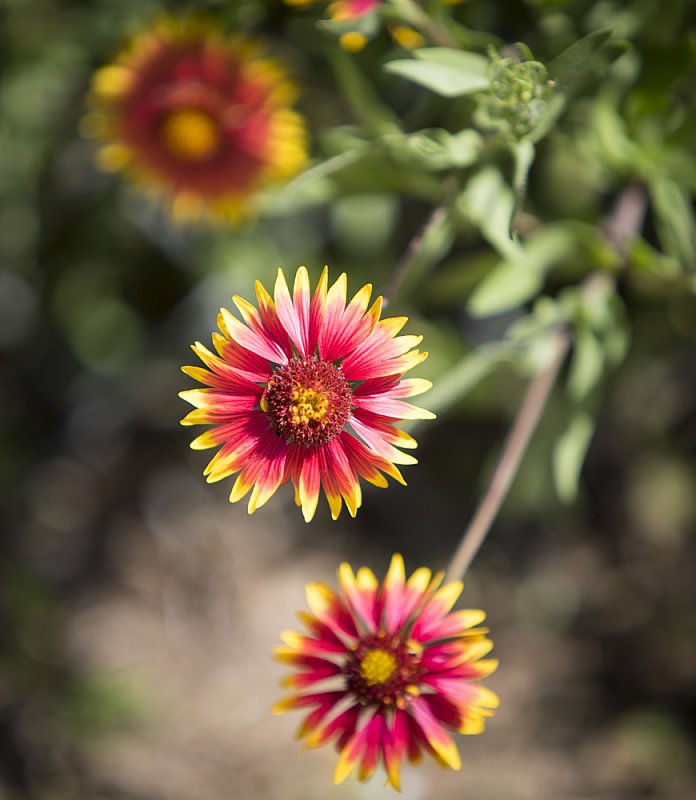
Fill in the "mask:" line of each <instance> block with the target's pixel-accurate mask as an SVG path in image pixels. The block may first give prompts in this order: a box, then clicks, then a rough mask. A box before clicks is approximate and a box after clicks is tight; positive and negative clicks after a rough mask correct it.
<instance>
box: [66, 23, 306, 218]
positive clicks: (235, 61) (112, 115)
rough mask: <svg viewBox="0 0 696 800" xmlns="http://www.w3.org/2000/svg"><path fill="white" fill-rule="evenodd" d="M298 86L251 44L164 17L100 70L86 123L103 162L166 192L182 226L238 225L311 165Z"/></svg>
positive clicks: (204, 26) (207, 25)
mask: <svg viewBox="0 0 696 800" xmlns="http://www.w3.org/2000/svg"><path fill="white" fill-rule="evenodd" d="M295 95H296V91H295V87H294V85H293V84H292V83H291V82H290V81H288V79H287V77H286V75H285V72H284V71H283V69H282V68H281V67H280V66H279V65H278V64H277V63H276V62H275V61H273V60H270V59H267V58H263V57H262V56H261V54H260V52H259V47H258V45H256V44H255V43H253V42H248V41H242V40H241V39H239V38H237V37H230V36H226V35H224V34H222V33H221V32H220V31H219V30H218V29H217V28H216V27H215V26H214V25H213V24H212V23H209V22H206V21H203V20H201V19H176V18H173V17H172V18H170V17H166V18H164V19H162V20H160V21H159V22H158V23H156V24H155V25H154V26H153V27H152V28H151V29H150V30H148V31H147V32H145V33H143V34H141V35H140V36H138V37H136V38H135V40H134V41H133V43H132V44H131V46H130V47H129V48H128V49H127V50H125V51H124V52H122V53H121V54H120V55H119V56H118V57H117V59H116V61H115V62H114V63H113V64H111V65H110V66H107V67H103V68H102V69H99V70H98V71H97V72H96V73H95V75H94V78H93V81H92V90H91V93H90V96H89V99H88V103H89V105H90V107H91V110H90V111H89V113H88V114H87V115H86V116H85V118H84V120H83V123H82V130H83V132H84V133H85V134H86V135H88V136H93V137H95V138H97V139H100V140H101V141H102V142H103V143H104V144H103V146H102V148H101V150H100V152H99V163H100V165H101V166H102V167H103V168H104V169H106V170H107V171H118V170H122V169H123V170H126V172H127V173H128V174H129V175H130V176H131V177H132V178H133V179H134V180H135V181H136V182H137V183H142V184H145V185H146V186H148V187H149V188H151V189H154V190H155V191H156V192H157V193H159V194H162V195H164V196H165V197H166V198H167V199H168V200H169V202H170V203H171V210H172V214H173V216H174V217H175V218H176V219H182V218H183V219H186V218H196V217H200V216H202V215H204V214H207V215H209V216H211V217H213V218H227V219H232V220H238V219H240V218H242V217H244V216H247V215H248V214H249V213H250V208H251V206H252V202H251V198H252V196H253V195H254V193H255V192H256V191H257V190H259V189H261V188H262V187H264V186H266V185H268V184H271V183H274V182H277V181H283V180H285V179H287V178H289V177H290V176H292V175H294V174H295V173H297V172H298V171H299V170H300V169H301V167H302V166H303V164H304V162H305V160H306V142H305V139H306V135H305V125H304V121H303V118H302V117H301V116H300V115H299V114H297V113H296V112H295V111H293V110H291V104H292V103H293V101H294V99H295Z"/></svg>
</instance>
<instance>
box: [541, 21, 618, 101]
mask: <svg viewBox="0 0 696 800" xmlns="http://www.w3.org/2000/svg"><path fill="white" fill-rule="evenodd" d="M612 35H613V31H612V30H610V29H609V28H604V29H602V30H599V31H594V32H593V33H590V34H589V35H588V36H585V37H583V38H582V39H580V40H579V41H577V42H575V43H574V44H571V46H570V47H568V48H567V49H566V50H564V51H563V52H562V53H560V54H559V55H557V56H556V58H554V59H553V61H551V63H550V64H549V65H548V67H549V75H550V76H551V77H552V78H553V80H554V81H555V83H556V87H557V88H558V90H559V91H560V92H563V93H564V94H573V93H575V92H577V91H578V89H580V88H582V85H583V84H584V83H585V81H587V80H588V78H590V77H591V76H592V75H593V74H595V73H596V72H597V71H598V70H599V69H600V68H601V67H602V66H604V64H605V63H606V60H607V56H610V57H611V56H613V57H614V58H616V57H617V56H618V55H620V52H618V50H619V49H620V48H622V49H621V52H625V49H626V47H627V45H624V43H623V42H618V41H616V40H614V41H613V42H612V47H607V44H608V42H609V40H610V39H611V37H612ZM612 50H613V51H614V52H613V53H612Z"/></svg>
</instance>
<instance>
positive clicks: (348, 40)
mask: <svg viewBox="0 0 696 800" xmlns="http://www.w3.org/2000/svg"><path fill="white" fill-rule="evenodd" d="M324 1H325V0H285V2H286V3H287V4H288V5H291V6H308V5H313V4H314V3H317V2H324ZM445 2H446V3H447V5H457V4H458V3H460V2H461V0H445ZM383 5H384V3H383V1H382V0H333V2H332V3H330V5H329V8H328V12H329V16H330V17H331V19H332V20H336V21H337V22H347V21H350V20H355V22H356V29H355V30H347V31H346V32H345V33H342V34H341V36H340V42H341V47H343V48H344V50H348V51H350V52H357V51H358V50H362V48H363V47H365V45H366V44H367V40H368V38H369V36H370V35H372V34H374V32H375V31H376V29H377V27H378V26H377V25H376V24H375V23H374V18H373V14H372V12H376V11H378V10H379V8H380V6H383ZM368 17H370V21H369V22H367V20H368ZM388 27H389V32H390V33H391V35H392V38H393V39H394V41H396V42H397V44H400V45H401V46H402V47H405V48H407V49H409V50H412V49H414V48H417V47H423V45H425V43H426V42H425V39H424V38H423V36H422V35H421V34H420V33H418V32H417V31H415V30H414V29H413V28H412V27H410V26H408V25H399V24H390V25H389V26H388Z"/></svg>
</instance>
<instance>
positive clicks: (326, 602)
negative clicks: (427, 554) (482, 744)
mask: <svg viewBox="0 0 696 800" xmlns="http://www.w3.org/2000/svg"><path fill="white" fill-rule="evenodd" d="M442 577H443V576H442V574H441V573H438V574H437V575H435V576H434V577H431V573H430V570H428V569H425V568H421V569H418V570H416V571H415V572H414V573H413V575H411V577H410V578H409V579H408V580H406V577H405V574H404V562H403V559H402V558H401V556H400V555H394V556H393V557H392V560H391V565H390V567H389V571H388V572H387V575H386V578H385V580H384V582H383V584H382V585H381V586H380V585H379V583H378V581H377V579H376V578H375V576H374V574H373V573H372V571H371V570H369V569H367V568H366V567H363V568H362V569H360V570H358V573H357V575H354V574H353V571H352V570H351V568H350V567H349V566H348V564H341V566H340V568H339V570H338V579H339V585H340V589H339V592H338V593H335V592H334V591H332V589H330V588H329V587H328V586H327V585H325V584H323V583H313V584H309V585H308V586H307V602H308V603H309V607H310V609H311V611H312V613H311V614H309V613H301V614H300V619H301V620H302V622H303V623H304V624H305V626H306V628H307V633H303V634H299V633H295V632H292V631H286V632H284V633H283V634H281V638H282V639H283V642H284V643H285V644H284V645H283V646H278V647H277V648H276V650H275V654H276V658H277V659H278V660H279V661H281V662H283V663H286V664H290V665H291V666H292V667H293V668H294V669H295V670H296V673H295V674H293V675H291V676H290V677H288V678H286V679H285V681H284V685H286V686H288V687H290V688H291V689H293V690H294V691H293V694H291V695H290V696H289V697H288V698H286V699H285V700H282V701H281V702H279V703H278V704H277V705H276V706H275V708H274V712H275V713H278V714H281V713H284V712H286V711H289V710H291V709H305V710H306V711H308V712H309V713H308V714H307V716H306V717H305V719H304V721H303V722H302V724H301V725H300V729H299V732H298V735H299V736H300V737H301V738H304V739H305V740H306V744H307V746H309V747H318V746H319V745H323V744H326V743H328V742H334V744H335V746H336V748H337V750H338V752H339V759H338V764H337V766H336V772H335V775H334V781H335V783H341V782H342V781H343V780H345V778H347V777H348V775H349V774H350V773H351V772H352V770H353V768H354V767H356V766H357V767H358V777H359V778H360V779H361V780H364V779H366V778H368V777H369V776H370V775H371V774H372V773H373V772H374V770H375V768H376V767H377V766H378V764H379V763H380V762H381V763H382V765H383V766H384V769H385V771H386V774H387V783H388V784H389V785H391V786H392V787H394V788H395V789H397V790H399V788H400V785H399V769H400V765H401V762H402V761H403V760H404V759H408V760H409V761H411V762H415V761H418V760H419V759H420V757H421V756H422V754H423V753H428V754H429V755H431V756H433V757H434V758H435V759H436V760H437V761H438V762H439V763H440V764H441V765H442V766H444V767H450V768H451V769H459V768H460V766H461V762H460V758H459V753H458V751H457V747H456V745H455V743H454V740H453V739H452V737H451V736H450V734H449V732H448V731H456V732H458V733H480V732H481V731H482V730H483V727H484V722H485V718H486V717H488V716H491V715H492V714H493V710H492V709H495V708H497V706H498V702H499V701H498V697H497V695H495V694H494V693H493V692H491V691H490V690H489V689H486V688H485V687H483V686H482V685H481V684H480V683H478V680H479V679H480V678H484V677H486V676H487V675H490V674H491V672H493V671H494V670H495V669H496V667H497V666H498V662H497V660H495V659H485V658H483V657H484V656H485V655H486V654H487V653H488V652H489V651H490V650H491V648H492V646H493V644H492V642H491V641H490V640H489V639H487V638H486V633H487V630H486V629H485V628H476V627H474V626H476V625H478V624H479V623H480V622H481V621H482V620H483V619H484V616H485V615H484V614H483V612H482V611H476V610H470V609H466V610H461V611H452V610H451V609H452V607H453V605H454V603H455V602H456V600H457V598H458V597H459V595H460V593H461V591H462V583H461V581H452V582H451V583H446V584H444V586H440V584H441V582H442Z"/></svg>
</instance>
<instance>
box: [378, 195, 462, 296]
mask: <svg viewBox="0 0 696 800" xmlns="http://www.w3.org/2000/svg"><path fill="white" fill-rule="evenodd" d="M446 214H447V207H446V206H438V207H437V208H436V209H434V210H433V212H432V214H431V215H430V216H429V217H428V219H427V220H426V222H425V225H423V227H422V228H421V229H420V231H419V232H418V233H417V234H416V235H415V236H414V237H413V239H411V241H410V242H409V243H408V246H407V248H406V250H405V252H404V254H403V256H401V259H400V260H399V262H398V263H397V265H396V266H395V267H394V271H393V272H392V274H391V277H390V278H389V281H388V283H387V285H386V286H385V287H384V291H383V292H382V305H383V307H384V308H386V307H387V305H389V301H390V300H391V298H392V297H393V296H394V293H395V292H396V290H397V289H398V288H399V286H400V285H401V282H402V281H403V279H404V278H405V277H406V275H407V274H408V271H409V269H410V268H411V265H412V264H413V262H414V261H415V259H416V257H417V255H418V253H419V251H420V249H421V245H422V244H423V241H424V239H425V238H426V236H427V235H428V233H430V231H431V230H432V229H433V228H434V227H436V226H437V225H439V224H440V222H441V221H442V219H443V218H444V217H445V215H446Z"/></svg>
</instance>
